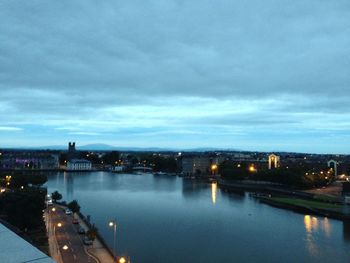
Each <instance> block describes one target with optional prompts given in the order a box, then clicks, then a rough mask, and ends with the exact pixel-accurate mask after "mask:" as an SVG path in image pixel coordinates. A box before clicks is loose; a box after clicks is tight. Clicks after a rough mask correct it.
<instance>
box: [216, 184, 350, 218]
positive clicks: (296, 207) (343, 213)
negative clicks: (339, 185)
mask: <svg viewBox="0 0 350 263" xmlns="http://www.w3.org/2000/svg"><path fill="white" fill-rule="evenodd" d="M218 185H219V186H220V188H221V189H223V190H224V191H228V192H230V191H237V190H240V191H247V192H258V193H264V194H265V195H264V194H263V195H259V194H257V195H255V196H254V197H255V198H256V199H258V200H259V201H260V202H262V203H265V204H268V205H271V206H273V207H278V208H282V209H287V210H292V211H294V212H297V213H302V214H305V213H310V214H314V215H318V216H326V217H329V218H333V219H337V220H350V206H347V205H346V204H344V202H343V200H342V198H341V197H338V198H335V199H334V200H333V201H324V200H323V201H322V200H321V198H320V196H317V195H315V194H312V193H307V192H304V191H300V190H296V189H291V188H287V187H283V186H282V185H279V184H275V183H269V182H260V181H257V182H251V181H248V182H244V181H225V180H219V181H218ZM267 194H268V195H267ZM272 195H273V196H274V197H276V196H282V197H289V198H291V199H294V200H296V201H298V200H305V201H308V202H318V203H320V204H321V203H323V204H334V205H336V204H337V205H342V209H337V210H335V209H326V208H315V207H310V206H308V205H301V204H293V203H290V202H289V203H287V202H283V201H279V200H276V199H272Z"/></svg>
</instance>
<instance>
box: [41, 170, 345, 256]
mask: <svg viewBox="0 0 350 263" xmlns="http://www.w3.org/2000/svg"><path fill="white" fill-rule="evenodd" d="M47 186H48V190H49V192H50V193H51V192H52V191H54V190H58V191H59V192H61V193H62V194H63V196H64V199H65V200H67V201H70V200H73V199H77V200H78V201H79V203H80V205H81V207H82V212H83V213H84V214H85V215H91V221H93V222H94V223H96V225H97V227H98V228H99V230H100V232H101V234H102V235H103V236H104V237H105V239H106V241H107V242H108V243H109V244H111V246H112V244H113V231H112V229H110V228H108V226H107V224H108V221H109V220H110V219H114V218H116V220H117V223H118V230H117V251H118V254H123V255H130V256H131V260H132V262H133V263H134V262H152V263H167V262H176V263H180V262H293V263H294V262H317V263H319V262H337V263H338V262H339V263H340V262H350V225H349V224H348V223H343V222H342V221H337V220H332V219H327V218H324V217H314V216H309V215H302V214H297V213H294V212H291V211H286V210H282V209H277V208H273V207H270V206H268V205H264V204H260V203H258V202H257V201H256V200H255V199H253V198H251V197H250V196H249V195H248V194H228V193H225V192H222V191H220V189H218V188H217V187H216V185H214V184H207V183H201V182H194V181H191V180H183V179H182V178H178V177H168V176H153V175H133V174H111V173H105V172H91V173H75V174H73V173H69V174H63V173H58V174H55V175H50V176H49V180H48V182H47Z"/></svg>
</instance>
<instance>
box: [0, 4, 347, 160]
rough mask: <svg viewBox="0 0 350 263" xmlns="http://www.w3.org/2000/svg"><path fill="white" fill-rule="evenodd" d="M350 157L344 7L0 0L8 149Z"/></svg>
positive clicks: (2, 108) (0, 102)
mask: <svg viewBox="0 0 350 263" xmlns="http://www.w3.org/2000/svg"><path fill="white" fill-rule="evenodd" d="M68 141H76V142H77V143H78V144H79V145H84V144H89V143H107V144H111V145H115V146H139V147H149V146H155V147H172V148H192V147H220V148H235V149H243V150H260V151H276V150H281V151H298V152H316V153H326V152H328V153H350V1H349V0H335V1H326V0H308V1H305V0H282V1H281V0H264V1H261V0H247V1H243V0H241V1H238V0H216V1H208V0H191V1H185V0H162V1H154V0H153V1H148V0H130V1H119V0H110V1H108V0H104V1H98V0H74V1H72V0H67V1H64V0H60V1H47V0H42V1H39V0H31V1H16V0H12V1H8V0H0V147H20V146H42V145H45V146H47V145H62V144H66V143H67V142H68Z"/></svg>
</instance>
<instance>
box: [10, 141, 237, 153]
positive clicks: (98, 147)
mask: <svg viewBox="0 0 350 263" xmlns="http://www.w3.org/2000/svg"><path fill="white" fill-rule="evenodd" d="M16 149H24V150H67V149H68V146H67V145H49V146H39V147H23V148H22V147H21V148H20V147H16ZM77 150H80V151H147V152H167V151H174V152H176V151H185V152H207V151H220V150H225V151H238V150H236V149H222V148H221V149H220V148H214V147H199V148H187V149H185V148H184V149H179V148H161V147H127V146H123V147H118V146H113V145H109V144H103V143H96V144H86V145H82V146H79V145H77Z"/></svg>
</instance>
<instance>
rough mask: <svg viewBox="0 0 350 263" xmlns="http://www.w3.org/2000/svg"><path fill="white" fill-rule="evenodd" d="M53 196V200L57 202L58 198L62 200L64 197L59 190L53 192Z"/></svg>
mask: <svg viewBox="0 0 350 263" xmlns="http://www.w3.org/2000/svg"><path fill="white" fill-rule="evenodd" d="M51 197H52V199H53V201H54V202H55V203H56V202H57V201H58V200H61V199H62V195H61V194H60V193H59V192H58V191H55V192H53V193H52V194H51Z"/></svg>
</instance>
